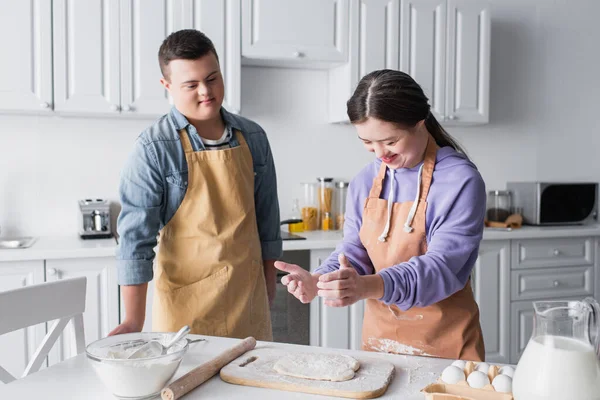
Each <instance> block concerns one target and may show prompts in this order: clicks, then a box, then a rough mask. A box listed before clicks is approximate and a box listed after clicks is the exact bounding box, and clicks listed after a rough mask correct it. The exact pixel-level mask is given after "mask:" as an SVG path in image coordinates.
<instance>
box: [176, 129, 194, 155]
mask: <svg viewBox="0 0 600 400" xmlns="http://www.w3.org/2000/svg"><path fill="white" fill-rule="evenodd" d="M179 140H180V141H181V145H182V146H183V151H184V152H185V153H186V154H188V153H193V152H194V148H193V147H192V142H190V137H189V135H188V132H187V129H185V128H183V129H180V130H179Z"/></svg>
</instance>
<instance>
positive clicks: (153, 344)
mask: <svg viewBox="0 0 600 400" xmlns="http://www.w3.org/2000/svg"><path fill="white" fill-rule="evenodd" d="M189 332H190V327H189V326H187V325H185V326H184V327H183V328H181V329H180V330H179V332H177V333H176V334H175V336H173V339H171V341H169V342H168V343H167V344H166V345H164V346H163V345H162V343H161V342H159V341H158V340H151V341H149V342H148V343H146V344H144V345H142V346H141V347H140V348H139V349H137V350H135V351H134V352H133V353H131V354H130V355H129V357H127V358H128V359H130V360H131V359H135V358H148V357H156V356H158V355H163V354H166V353H167V349H168V348H169V347H171V346H173V345H174V344H175V343H177V342H179V341H180V340H181V339H182V338H183V337H184V336H185V335H187V334H188V333H189Z"/></svg>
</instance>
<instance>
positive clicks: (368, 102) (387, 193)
mask: <svg viewBox="0 0 600 400" xmlns="http://www.w3.org/2000/svg"><path fill="white" fill-rule="evenodd" d="M347 106H348V116H349V117H350V121H351V122H352V124H353V125H354V126H355V127H356V130H357V133H358V137H359V139H360V140H361V142H362V143H363V145H364V146H365V148H366V150H368V151H370V152H373V153H375V157H376V158H375V160H374V161H373V162H372V163H370V164H369V165H367V166H366V167H365V168H364V169H363V170H362V171H361V172H360V173H359V174H358V175H357V176H356V177H355V178H354V179H353V180H352V182H351V183H350V186H349V192H348V200H347V207H346V210H347V211H346V222H345V224H344V239H343V242H342V243H340V244H339V245H338V247H337V249H336V251H335V252H333V253H332V254H331V256H330V257H329V258H328V259H327V260H326V261H325V262H324V263H323V264H322V265H321V266H320V267H319V268H318V269H317V270H316V271H315V273H313V274H311V273H309V272H308V271H306V270H304V269H302V268H301V267H299V266H296V265H291V264H285V263H281V262H277V263H275V266H276V267H277V268H279V269H280V270H283V271H286V272H289V275H287V276H286V277H284V278H283V279H282V282H283V283H284V284H286V285H287V288H288V291H289V292H290V293H292V294H293V295H294V296H296V297H297V298H298V299H299V300H300V301H302V302H303V303H307V302H310V301H312V300H313V299H314V298H315V296H317V295H318V296H321V297H323V299H324V302H325V304H326V305H329V306H333V307H344V306H348V305H351V304H354V303H356V302H357V301H360V300H363V299H366V308H365V315H364V322H363V332H362V340H363V349H365V350H372V351H385V352H393V353H404V354H416V355H428V356H436V357H443V358H452V359H464V360H476V361H479V360H483V359H484V344H483V337H482V333H481V327H480V324H479V309H478V307H477V304H476V303H475V299H474V297H473V292H472V289H471V285H470V279H469V277H470V274H471V271H472V269H473V266H474V264H475V261H476V259H477V253H478V249H479V243H480V241H481V239H482V235H483V227H484V225H483V221H484V214H485V200H486V195H485V185H484V182H483V180H482V178H481V175H480V174H479V172H478V171H477V169H476V167H475V165H474V164H473V163H472V162H471V161H470V160H469V158H468V157H467V156H466V155H465V153H464V151H463V150H462V149H461V147H460V146H459V145H458V144H457V143H456V141H455V140H454V139H453V138H452V137H451V136H450V135H449V134H448V133H447V132H446V131H445V130H444V129H443V128H442V127H441V126H440V124H439V123H438V122H437V120H436V119H435V117H434V116H433V115H432V113H431V111H430V106H429V104H428V99H427V97H426V96H425V94H424V93H423V90H422V89H421V87H420V86H419V85H418V84H417V83H416V82H415V81H414V80H413V79H412V78H411V77H410V76H408V75H407V74H405V73H403V72H400V71H392V70H380V71H374V72H372V73H370V74H368V75H366V76H365V77H363V78H362V79H361V81H360V82H359V84H358V86H357V88H356V91H355V92H354V94H353V96H352V97H351V98H350V100H349V101H348V103H347Z"/></svg>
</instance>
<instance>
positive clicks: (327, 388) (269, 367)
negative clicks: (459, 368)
mask: <svg viewBox="0 0 600 400" xmlns="http://www.w3.org/2000/svg"><path fill="white" fill-rule="evenodd" d="M289 354H290V350H283V349H276V348H273V347H266V346H265V347H261V348H257V349H255V350H253V351H250V352H248V353H247V354H244V355H243V356H242V357H239V358H238V359H236V360H235V361H233V362H231V363H230V364H229V365H227V366H226V367H224V368H223V369H221V379H222V380H224V381H225V382H229V383H232V384H235V385H244V386H254V387H261V388H269V389H277V390H285V391H289V392H302V393H312V394H321V395H325V396H337V397H345V398H350V399H373V398H376V397H379V396H381V395H382V394H384V393H385V391H386V390H387V387H388V385H389V383H390V382H391V380H392V377H393V373H394V365H393V364H391V363H389V362H386V361H380V360H377V359H375V358H368V357H363V356H362V355H361V356H356V355H354V354H352V355H351V356H352V357H353V358H355V359H356V360H357V361H358V362H360V368H359V369H358V371H356V374H355V375H354V378H352V379H350V380H348V381H344V382H330V381H315V380H310V379H302V378H295V377H292V376H282V375H280V374H278V373H277V372H276V371H275V370H273V365H274V364H275V363H276V362H277V361H278V360H279V359H280V358H282V357H284V356H287V355H289Z"/></svg>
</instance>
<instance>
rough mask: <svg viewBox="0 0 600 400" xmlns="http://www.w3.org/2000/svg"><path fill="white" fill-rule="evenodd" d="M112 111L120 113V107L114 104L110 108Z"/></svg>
mask: <svg viewBox="0 0 600 400" xmlns="http://www.w3.org/2000/svg"><path fill="white" fill-rule="evenodd" d="M110 111H119V106H118V105H116V104H113V105H111V106H110Z"/></svg>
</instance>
